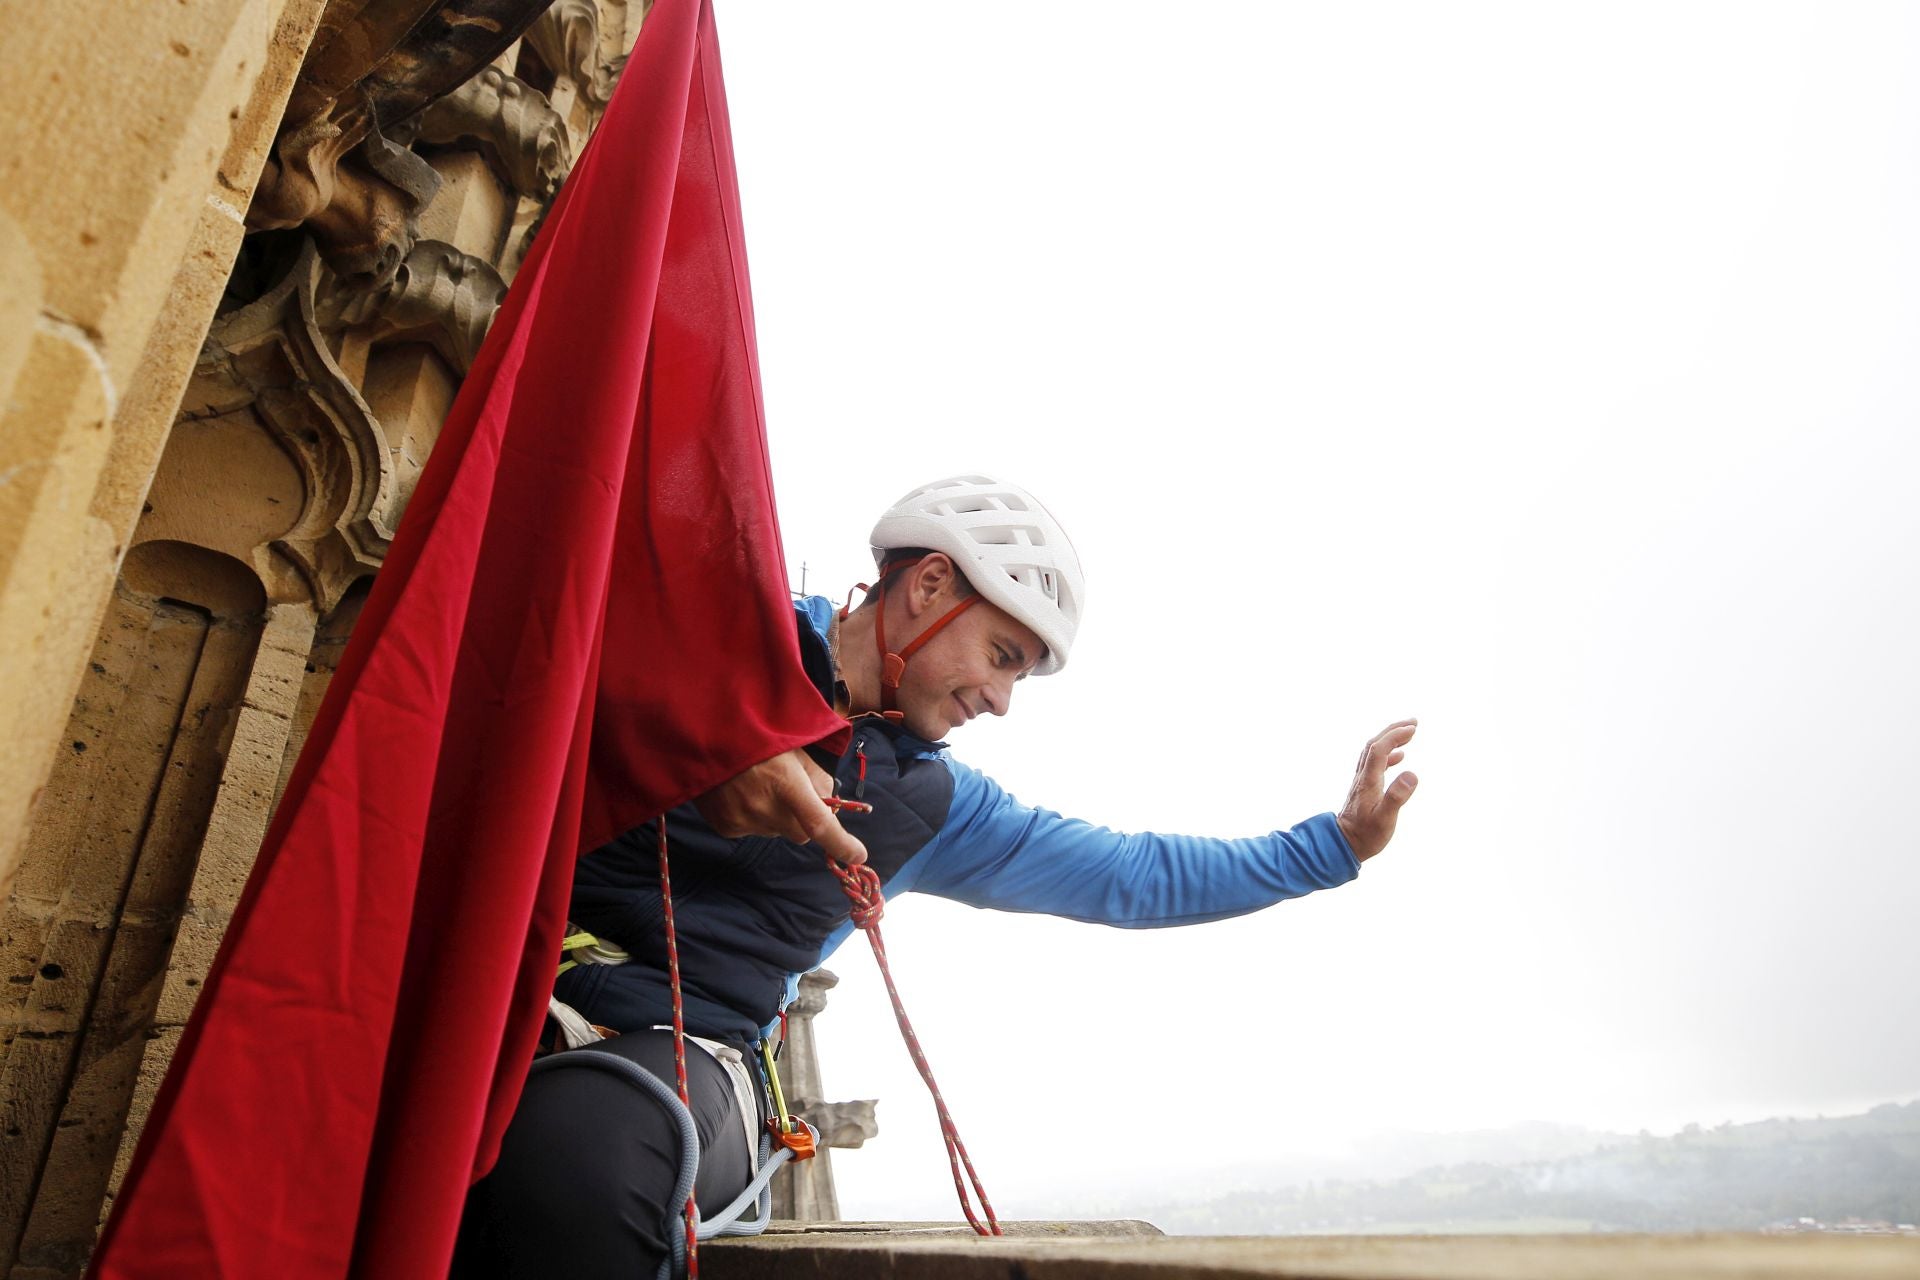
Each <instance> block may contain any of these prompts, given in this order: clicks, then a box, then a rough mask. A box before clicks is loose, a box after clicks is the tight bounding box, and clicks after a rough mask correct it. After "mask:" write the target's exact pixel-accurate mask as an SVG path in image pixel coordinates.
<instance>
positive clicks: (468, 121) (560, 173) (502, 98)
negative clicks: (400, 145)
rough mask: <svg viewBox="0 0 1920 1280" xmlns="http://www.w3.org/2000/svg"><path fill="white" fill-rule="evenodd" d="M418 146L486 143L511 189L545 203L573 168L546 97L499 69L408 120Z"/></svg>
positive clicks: (490, 70) (563, 133)
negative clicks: (463, 141) (472, 141)
mask: <svg viewBox="0 0 1920 1280" xmlns="http://www.w3.org/2000/svg"><path fill="white" fill-rule="evenodd" d="M409 129H410V131H411V132H412V133H413V135H414V136H415V137H416V138H418V139H419V140H420V141H423V142H441V143H445V142H456V141H459V140H461V139H463V138H472V139H475V140H477V141H480V142H484V143H486V144H488V146H489V147H490V148H491V149H492V151H493V154H494V155H495V156H496V157H497V158H498V159H499V161H500V167H501V169H502V170H503V171H504V172H505V173H506V177H507V181H508V182H510V183H512V184H513V189H514V190H515V191H518V192H519V193H520V194H521V195H523V196H531V197H533V198H534V199H535V200H546V199H549V198H550V197H551V196H552V195H553V193H554V192H556V191H558V190H559V189H560V183H561V180H562V179H564V178H565V177H566V176H567V170H568V169H569V168H571V167H572V164H573V156H572V144H571V142H570V141H569V139H568V137H567V126H566V123H565V122H564V121H562V120H561V119H560V116H559V114H558V113H557V112H556V111H554V109H553V107H552V106H551V105H550V104H549V103H548V101H547V96H546V95H545V94H544V93H541V92H540V91H539V90H538V89H535V88H533V87H532V86H530V85H527V84H525V83H523V82H521V81H520V80H517V79H515V78H514V77H513V76H510V75H508V74H507V73H506V72H504V71H502V70H501V69H500V68H498V67H491V66H490V67H483V68H481V71H480V74H479V75H477V76H475V77H474V78H473V79H471V80H469V81H467V82H466V83H465V84H463V85H461V86H460V87H459V88H458V89H455V90H454V91H453V92H452V93H450V94H448V95H447V96H446V97H444V98H442V99H440V100H439V101H438V102H435V103H434V104H433V105H432V106H430V107H428V108H427V109H426V110H425V111H423V112H421V113H420V114H419V115H418V116H416V117H415V118H414V120H413V121H411V122H410V125H409Z"/></svg>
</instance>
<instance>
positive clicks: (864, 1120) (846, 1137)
mask: <svg viewBox="0 0 1920 1280" xmlns="http://www.w3.org/2000/svg"><path fill="white" fill-rule="evenodd" d="M874 1103H875V1100H874V1099H872V1098H868V1099H865V1100H863V1101H860V1102H819V1101H816V1100H815V1099H813V1098H801V1099H799V1100H797V1101H796V1102H795V1103H794V1114H795V1115H797V1116H799V1117H800V1118H801V1119H802V1120H805V1121H806V1122H807V1123H808V1124H810V1125H812V1126H813V1127H814V1128H816V1129H818V1130H819V1131H820V1141H822V1142H824V1143H826V1144H827V1145H828V1146H829V1147H841V1148H851V1147H858V1146H862V1145H864V1144H865V1143H866V1141H867V1139H868V1138H877V1137H879V1136H880V1121H879V1119H878V1118H876V1117H875V1115H874V1113H873V1108H874Z"/></svg>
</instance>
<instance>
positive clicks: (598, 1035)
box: [530, 806, 865, 1280]
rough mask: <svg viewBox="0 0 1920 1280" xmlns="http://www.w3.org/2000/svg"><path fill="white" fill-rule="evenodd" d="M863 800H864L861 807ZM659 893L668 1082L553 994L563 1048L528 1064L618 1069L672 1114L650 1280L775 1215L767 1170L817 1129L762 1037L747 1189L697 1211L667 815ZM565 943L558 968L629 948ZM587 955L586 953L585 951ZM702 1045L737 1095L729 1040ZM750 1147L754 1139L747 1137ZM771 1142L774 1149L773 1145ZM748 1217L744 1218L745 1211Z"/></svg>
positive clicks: (582, 940) (691, 1267) (693, 1269)
mask: <svg viewBox="0 0 1920 1280" xmlns="http://www.w3.org/2000/svg"><path fill="white" fill-rule="evenodd" d="M862 807H865V806H862ZM659 830H660V836H659V850H660V896H661V900H662V903H663V906H664V924H665V932H666V939H667V976H668V980H669V983H670V985H671V987H672V994H673V1074H674V1083H673V1084H672V1085H671V1086H670V1085H668V1084H667V1083H666V1081H664V1080H662V1079H660V1077H659V1076H656V1075H654V1074H653V1073H652V1072H651V1071H648V1070H647V1069H646V1068H645V1067H643V1066H641V1065H640V1064H639V1063H637V1062H633V1061H630V1060H629V1059H627V1058H623V1057H621V1056H620V1055H619V1054H617V1053H609V1052H607V1051H606V1050H604V1049H594V1048H592V1047H591V1046H592V1045H593V1044H595V1043H597V1042H598V1041H600V1040H602V1039H605V1038H607V1036H608V1034H609V1033H608V1032H606V1031H605V1029H604V1028H601V1027H597V1026H594V1025H593V1024H591V1023H589V1022H588V1021H587V1020H586V1019H585V1018H583V1017H581V1015H580V1014H579V1012H578V1011H576V1010H574V1009H573V1008H571V1007H570V1006H568V1005H566V1004H564V1003H562V1002H561V1001H560V1000H559V999H558V998H557V997H552V998H550V999H549V1000H548V1005H547V1007H548V1011H549V1012H550V1013H551V1014H552V1015H553V1017H554V1019H555V1021H556V1022H557V1023H558V1024H559V1027H560V1035H561V1040H562V1042H563V1044H564V1046H565V1052H561V1053H554V1054H549V1055H548V1056H546V1057H544V1058H540V1059H538V1060H537V1061H535V1062H534V1064H533V1069H532V1072H531V1073H530V1074H534V1075H538V1074H541V1073H544V1072H547V1071H554V1070H558V1069H561V1068H566V1067H586V1068H591V1069H593V1070H598V1071H605V1072H608V1073H610V1074H613V1075H617V1076H619V1077H621V1078H622V1079H624V1080H626V1081H628V1082H629V1083H630V1084H632V1085H634V1086H635V1087H636V1088H638V1089H639V1090H640V1091H641V1092H642V1093H645V1094H646V1095H647V1096H648V1097H650V1098H652V1099H653V1100H654V1101H656V1102H658V1103H659V1104H660V1105H661V1106H662V1107H663V1108H664V1109H665V1110H666V1112H667V1114H668V1115H669V1116H670V1117H672V1119H673V1122H674V1128H675V1130H676V1131H677V1132H678V1134H679V1138H680V1169H679V1173H678V1174H677V1176H676V1177H675V1180H674V1184H673V1190H672V1192H671V1193H670V1194H669V1195H668V1197H667V1203H666V1205H665V1210H666V1219H667V1221H668V1222H670V1223H675V1224H676V1226H675V1227H674V1228H672V1229H669V1230H668V1231H667V1232H666V1236H667V1239H668V1242H669V1250H670V1251H669V1254H668V1256H667V1257H666V1258H663V1259H662V1260H661V1263H660V1269H659V1271H658V1273H657V1274H656V1280H672V1277H674V1276H676V1275H684V1276H686V1277H688V1280H697V1277H698V1276H699V1274H700V1253H699V1249H700V1241H702V1240H711V1239H713V1238H714V1237H716V1236H750V1235H759V1234H760V1233H761V1232H762V1231H765V1230H766V1229H767V1223H769V1222H770V1221H772V1219H773V1176H774V1174H776V1173H778V1172H779V1171H780V1167H781V1166H782V1165H784V1164H786V1163H787V1162H788V1161H790V1160H805V1159H807V1158H808V1157H810V1156H812V1155H813V1154H814V1150H815V1147H816V1145H817V1143H818V1141H819V1134H818V1132H817V1131H816V1130H815V1129H813V1128H812V1127H811V1126H810V1125H808V1124H807V1123H806V1122H805V1121H804V1120H801V1119H800V1118H799V1117H797V1116H792V1115H788V1114H787V1110H786V1101H785V1099H784V1098H783V1097H782V1096H781V1094H780V1085H779V1079H780V1078H779V1076H778V1074H776V1073H775V1072H774V1070H773V1062H772V1057H771V1052H770V1050H769V1049H768V1047H767V1044H766V1042H765V1041H764V1040H763V1041H762V1042H761V1052H762V1054H763V1055H766V1062H767V1072H768V1080H769V1081H770V1082H771V1092H772V1094H773V1098H774V1111H775V1115H776V1116H777V1117H778V1118H777V1119H769V1120H768V1121H767V1126H766V1129H767V1131H766V1132H764V1133H762V1134H761V1135H760V1139H759V1143H758V1149H757V1150H755V1151H754V1156H755V1168H756V1172H755V1174H754V1176H753V1178H752V1180H751V1181H749V1182H748V1183H747V1185H746V1188H745V1189H744V1190H742V1191H741V1192H740V1194H739V1195H738V1196H736V1197H735V1198H734V1200H733V1202H732V1203H731V1204H729V1205H727V1206H726V1208H724V1209H722V1210H721V1211H720V1212H719V1213H717V1214H715V1215H714V1216H713V1217H711V1218H703V1217H702V1216H701V1213H700V1208H699V1206H698V1204H696V1203H695V1201H694V1197H693V1188H694V1182H695V1180H696V1179H697V1178H698V1176H699V1172H700V1135H699V1130H698V1128H697V1127H696V1126H695V1124H694V1120H693V1111H692V1104H691V1100H690V1097H689V1094H688V1091H687V1043H686V1042H687V1040H688V1039H689V1038H690V1037H688V1035H687V1030H686V1015H685V1010H684V1006H683V1003H682V997H681V985H680V944H679V937H678V934H677V932H676V930H675V928H674V920H673V884H672V880H671V878H670V874H669V868H668V862H667V822H666V818H665V817H664V816H663V817H662V818H661V819H660V826H659ZM563 949H564V950H565V952H566V953H567V955H568V956H569V959H568V960H567V961H566V963H564V964H562V965H561V966H560V972H562V973H564V972H566V971H567V970H568V969H570V968H572V967H574V966H575V965H576V964H583V963H585V964H622V963H625V962H626V960H627V959H628V958H629V957H628V955H627V953H626V952H624V951H622V950H620V948H618V947H615V946H613V945H612V944H611V943H607V942H604V941H602V940H600V939H598V938H596V937H594V936H593V935H592V934H590V933H584V932H578V931H575V932H570V933H569V934H568V935H567V937H566V938H565V939H564V940H563ZM587 957H592V958H587ZM691 1038H692V1039H693V1040H695V1041H696V1042H698V1043H699V1044H701V1045H703V1046H705V1047H706V1048H707V1051H708V1052H709V1053H710V1054H712V1055H713V1056H714V1057H715V1058H716V1059H717V1060H719V1061H720V1065H721V1066H722V1067H723V1068H726V1069H727V1075H728V1077H729V1078H730V1079H731V1080H732V1081H733V1082H734V1085H735V1092H736V1094H739V1093H740V1076H739V1074H738V1073H737V1072H736V1071H735V1070H734V1069H733V1067H734V1062H730V1061H729V1060H728V1059H727V1058H726V1057H724V1056H722V1055H723V1054H727V1055H732V1057H733V1058H734V1059H735V1060H737V1059H738V1056H739V1055H738V1053H737V1051H735V1050H733V1049H732V1048H731V1047H730V1046H727V1045H722V1044H717V1043H714V1042H711V1041H706V1040H702V1039H701V1038H700V1037H698V1036H694V1037H691ZM739 1102H740V1106H741V1108H742V1112H741V1114H742V1115H743V1116H745V1117H748V1126H749V1134H750V1133H751V1124H752V1120H751V1115H752V1112H753V1111H757V1108H754V1107H751V1099H750V1098H748V1097H740V1099H739ZM748 1146H749V1147H750V1148H752V1147H753V1146H754V1143H753V1142H752V1140H751V1137H749V1141H748ZM776 1148H777V1149H776ZM749 1210H751V1211H753V1217H751V1218H749V1217H747V1216H746V1215H747V1213H748V1211H749Z"/></svg>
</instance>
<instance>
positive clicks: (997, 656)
mask: <svg viewBox="0 0 1920 1280" xmlns="http://www.w3.org/2000/svg"><path fill="white" fill-rule="evenodd" d="M1012 661H1013V655H1012V654H1010V653H1008V652H1007V651H1006V650H1005V649H995V650H994V651H993V663H994V665H995V666H997V667H1004V666H1006V665H1007V664H1008V663H1009V662H1012Z"/></svg>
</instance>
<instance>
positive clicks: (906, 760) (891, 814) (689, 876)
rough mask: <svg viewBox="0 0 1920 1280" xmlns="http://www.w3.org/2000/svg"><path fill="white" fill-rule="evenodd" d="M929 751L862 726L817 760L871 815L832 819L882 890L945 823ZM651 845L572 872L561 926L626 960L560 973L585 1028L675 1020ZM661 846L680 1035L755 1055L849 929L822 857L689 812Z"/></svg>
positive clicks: (647, 832)
mask: <svg viewBox="0 0 1920 1280" xmlns="http://www.w3.org/2000/svg"><path fill="white" fill-rule="evenodd" d="M799 625H800V646H801V652H802V656H803V658H804V659H805V662H806V667H807V671H808V674H809V676H811V677H812V678H813V680H814V683H815V685H816V686H817V687H819V688H820V690H821V693H822V696H830V695H829V693H828V691H829V689H830V688H831V684H832V675H831V665H830V662H829V660H828V658H827V653H826V644H825V642H824V641H823V640H822V639H821V638H820V636H819V635H818V634H817V633H816V632H815V631H814V630H813V628H812V627H811V626H809V625H808V624H807V622H806V620H805V619H804V618H801V619H800V620H799ZM935 750H936V745H935V744H932V743H928V742H925V741H922V740H921V739H919V738H917V737H915V736H914V735H913V734H911V733H908V732H907V731H906V730H905V729H902V728H900V727H898V726H897V725H894V724H892V723H890V722H888V721H886V720H883V719H881V718H879V717H877V716H863V717H860V718H859V719H856V720H855V721H854V722H853V737H852V741H851V742H850V743H849V744H848V747H847V750H846V752H845V754H843V755H842V756H841V757H840V758H839V759H838V760H834V759H833V758H832V757H831V756H828V755H826V754H825V753H820V752H816V753H815V758H816V760H817V761H818V762H819V764H820V765H821V767H822V768H826V769H831V770H832V771H833V773H834V776H835V777H836V778H837V779H838V780H839V784H840V785H839V794H841V795H843V796H846V797H849V798H854V799H861V800H865V801H866V802H867V803H869V804H871V805H872V806H873V812H872V813H870V814H856V813H845V814H843V817H842V820H843V821H844V823H845V825H846V827H847V830H849V831H851V832H852V833H853V834H854V835H855V836H857V837H859V839H860V841H861V842H862V843H863V844H865V845H866V847H867V860H868V865H870V866H871V867H872V868H873V869H874V871H875V872H877V873H878V874H879V876H880V880H881V883H882V884H883V885H884V884H885V883H886V882H887V881H888V880H890V879H892V877H893V875H894V873H896V872H897V871H899V870H900V868H901V867H902V866H904V865H906V862H907V860H908V859H909V858H911V857H913V855H914V854H916V853H918V852H919V851H920V849H921V848H922V847H923V846H924V845H925V844H926V843H927V842H928V841H929V840H931V839H932V838H933V836H934V833H935V832H937V831H938V830H939V829H940V827H941V824H943V823H944V822H945V821H946V819H947V813H948V810H949V808H950V807H951V805H952V802H953V774H952V773H951V772H950V771H949V769H948V768H947V765H946V762H945V761H943V760H941V759H939V758H938V757H936V756H935V755H934V754H933V753H934V751H935ZM862 755H864V756H865V757H866V780H865V783H864V784H861V783H860V782H859V781H858V775H859V769H860V763H859V761H860V757H861V756H862ZM657 840H658V835H657V832H656V828H655V827H654V826H652V825H648V826H645V827H640V828H638V829H636V830H634V831H630V832H628V833H627V834H625V835H623V836H621V837H619V838H618V839H616V840H613V841H610V842H609V843H607V844H604V845H602V846H601V847H600V848H598V849H595V850H594V851H593V852H591V853H588V854H585V855H583V856H582V857H581V859H580V863H579V867H578V869H577V870H576V871H575V873H574V883H573V901H572V905H571V908H570V910H569V918H570V919H571V920H572V921H573V922H574V923H575V924H577V925H579V926H580V927H581V928H583V929H586V930H587V931H588V932H590V933H593V934H595V935H597V936H599V937H601V938H604V939H606V940H608V941H610V942H614V943H617V944H618V945H619V946H620V947H622V948H623V949H625V950H626V951H628V952H630V953H631V954H632V956H633V960H632V962H631V963H628V964H622V965H581V966H580V967H578V968H575V969H570V970H568V971H567V972H566V973H564V974H562V975H560V980H559V982H558V983H557V984H556V986H555V988H554V990H555V993H556V994H557V995H558V996H559V997H560V998H561V999H562V1000H564V1001H565V1002H566V1003H568V1004H570V1005H572V1006H573V1007H574V1008H576V1009H578V1010H579V1011H580V1012H581V1013H583V1014H585V1015H586V1017H587V1019H588V1020H589V1021H591V1022H596V1023H599V1024H601V1025H602V1026H607V1027H612V1028H613V1029H614V1030H616V1031H634V1030H641V1029H644V1028H647V1027H653V1026H665V1025H667V1024H668V1023H669V1022H670V1021H671V1020H672V1016H673V1012H672V1000H671V996H670V995H669V991H668V985H667V953H666V938H665V935H664V933H663V932H662V930H661V922H662V909H661V901H660V875H659V855H658V853H657V844H656V842H657ZM667 848H668V865H669V867H670V868H671V871H672V875H673V914H674V923H675V926H676V928H677V930H678V933H679V939H680V975H681V984H682V994H683V997H684V1003H685V1008H686V1019H687V1030H688V1031H691V1032H693V1033H694V1034H696V1035H702V1036H707V1037H709V1038H711V1039H716V1040H725V1041H729V1042H732V1043H735V1044H740V1045H748V1044H751V1043H753V1042H754V1041H756V1040H758V1039H759V1036H760V1028H761V1027H763V1026H765V1025H767V1024H768V1023H770V1022H772V1021H773V1019H774V1018H775V1016H776V1015H777V1014H778V1013H779V1010H780V1001H781V998H782V996H783V994H784V993H785V990H786V983H787V975H788V974H790V973H802V972H805V971H806V970H808V969H810V968H812V967H813V966H814V965H816V964H818V963H819V960H820V948H821V946H822V945H823V944H824V943H825V942H826V940H827V937H828V935H830V934H831V933H832V932H833V931H834V930H835V929H836V928H838V927H839V926H840V925H841V924H842V923H843V922H844V921H845V920H846V919H847V915H848V903H847V898H846V894H845V893H844V891H842V889H841V887H840V881H839V879H838V878H837V877H836V876H834V875H833V874H832V873H831V872H830V871H829V870H828V869H827V866H826V855H824V854H823V853H821V852H820V849H819V846H817V845H811V844H808V845H799V844H794V843H793V842H791V841H788V840H779V839H773V838H769V837H763V836H750V837H747V838H745V839H741V840H729V839H727V838H726V837H724V836H721V835H719V834H717V833H715V832H714V830H713V829H712V828H711V827H709V826H707V824H706V823H705V822H704V821H703V820H702V819H701V817H700V815H699V813H698V812H696V811H695V810H694V808H693V806H692V805H683V806H681V807H680V808H678V809H675V810H674V811H673V812H672V813H671V814H669V815H668V816H667Z"/></svg>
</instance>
